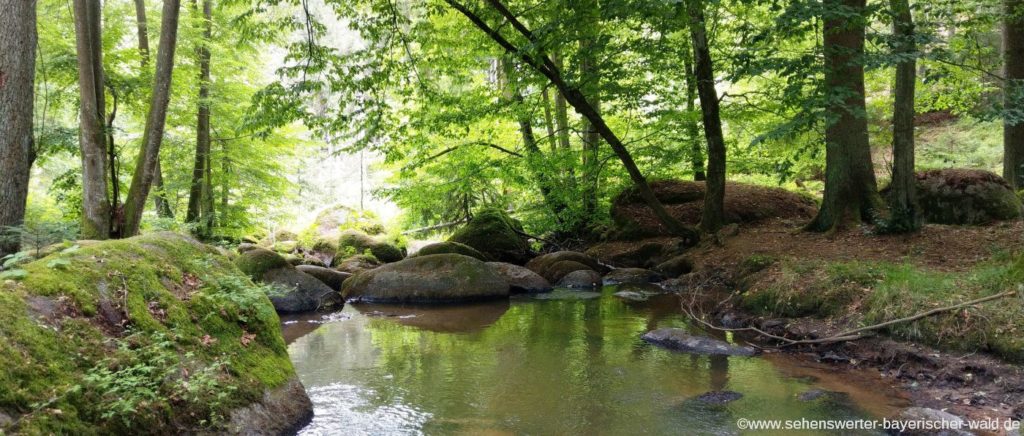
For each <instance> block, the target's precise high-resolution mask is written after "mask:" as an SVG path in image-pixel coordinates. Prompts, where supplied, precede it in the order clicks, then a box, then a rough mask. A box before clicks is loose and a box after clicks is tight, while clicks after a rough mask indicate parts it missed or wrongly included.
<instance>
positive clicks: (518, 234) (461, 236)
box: [448, 209, 533, 265]
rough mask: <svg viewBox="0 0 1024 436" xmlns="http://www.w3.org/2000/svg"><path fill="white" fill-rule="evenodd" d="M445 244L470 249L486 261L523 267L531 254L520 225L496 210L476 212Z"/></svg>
mask: <svg viewBox="0 0 1024 436" xmlns="http://www.w3.org/2000/svg"><path fill="white" fill-rule="evenodd" d="M448 240H449V241H451V242H458V243H460V244H465V245H468V246H470V247H473V248H474V249H476V250H477V251H479V252H481V253H483V254H484V255H486V256H487V257H488V259H487V260H494V261H498V262H508V263H514V264H516V265H522V264H524V263H526V261H528V260H530V257H532V254H533V253H532V250H530V244H529V242H528V241H527V240H526V238H525V237H523V225H522V223H520V222H519V221H518V220H515V219H513V218H512V217H510V216H508V214H506V213H505V212H503V211H501V210H498V209H484V210H481V211H479V212H477V213H476V215H473V218H472V219H471V220H469V222H468V223H466V225H464V226H462V228H460V229H459V230H457V231H456V232H455V234H453V235H452V236H451V237H450V238H448Z"/></svg>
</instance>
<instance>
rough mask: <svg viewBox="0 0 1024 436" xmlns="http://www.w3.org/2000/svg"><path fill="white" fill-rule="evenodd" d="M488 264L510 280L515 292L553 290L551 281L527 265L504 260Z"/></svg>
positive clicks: (509, 283) (510, 290) (511, 290)
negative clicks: (529, 268)
mask: <svg viewBox="0 0 1024 436" xmlns="http://www.w3.org/2000/svg"><path fill="white" fill-rule="evenodd" d="M487 266H489V267H491V268H492V269H494V272H496V273H498V275H500V276H501V277H502V278H504V279H505V281H507V282H508V285H509V292H511V293H513V294H521V293H534V292H548V291H551V283H548V281H547V280H545V279H544V277H541V276H540V275H539V274H537V273H535V272H533V271H530V270H528V269H526V268H525V267H522V266H519V265H513V264H511V263H503V262H487Z"/></svg>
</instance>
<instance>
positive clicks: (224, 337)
mask: <svg viewBox="0 0 1024 436" xmlns="http://www.w3.org/2000/svg"><path fill="white" fill-rule="evenodd" d="M21 268H22V271H24V274H22V278H21V279H20V280H17V281H14V280H8V281H6V282H3V283H2V284H0V288H2V289H0V336H2V337H3V338H4V339H3V341H0V360H2V361H3V362H4V364H3V365H0V386H3V388H2V389H0V414H2V415H6V416H9V417H11V418H13V419H12V420H11V421H8V422H7V423H6V424H4V428H0V432H10V433H24V434H128V433H137V432H146V433H154V434H159V433H218V432H236V433H252V432H261V433H280V432H285V431H288V430H289V429H292V428H296V427H298V426H301V425H303V424H304V423H305V422H306V421H308V419H309V418H310V417H311V416H312V406H311V404H310V401H309V398H308V397H307V396H306V395H305V392H304V390H303V389H302V387H301V384H300V383H299V382H298V379H297V378H296V376H295V371H294V368H293V367H292V364H291V361H290V360H289V358H288V353H287V349H286V348H285V343H284V340H283V339H282V337H281V332H280V320H279V319H278V317H277V314H276V313H275V312H274V309H273V306H272V305H271V303H270V301H269V299H268V298H267V296H266V295H264V294H263V292H262V291H261V290H260V289H259V287H257V286H256V285H254V284H253V283H252V281H250V280H249V278H248V277H247V276H246V275H245V274H243V273H242V272H241V271H239V269H238V268H237V267H235V265H234V264H233V263H232V262H230V261H229V260H228V259H226V258H225V257H224V256H221V255H220V254H219V253H218V252H217V251H216V250H215V249H213V248H211V247H209V246H206V245H203V244H200V243H198V242H196V241H194V240H192V239H190V238H188V237H186V236H182V235H178V234H173V233H154V234H149V235H145V236H140V237H135V238H130V239H124V240H117V241H106V242H101V243H97V244H94V245H90V246H88V247H80V248H77V249H68V250H62V251H61V252H59V253H55V254H52V255H50V256H48V257H46V258H43V259H40V260H38V261H35V262H32V263H29V264H26V265H23V266H21ZM283 394H284V395H283ZM40 405H42V406H40ZM255 410H272V411H275V413H274V416H272V417H270V416H266V414H259V413H246V411H255Z"/></svg>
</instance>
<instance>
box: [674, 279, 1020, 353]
mask: <svg viewBox="0 0 1024 436" xmlns="http://www.w3.org/2000/svg"><path fill="white" fill-rule="evenodd" d="M1018 292H1020V291H1019V290H1014V291H1006V292H1002V293H999V294H993V295H989V296H987V297H982V298H977V299H974V300H970V301H965V302H963V303H959V304H954V305H952V306H946V307H939V308H935V309H932V310H928V311H925V312H921V313H918V314H916V315H911V316H908V317H905V318H899V319H894V320H890V321H885V322H881V323H878V324H873V325H869V326H865V327H860V328H856V329H852V330H847V331H844V332H841V333H837V334H834V335H832V336H829V337H825V338H818V339H790V338H786V337H782V336H778V335H773V334H771V333H768V332H766V331H764V330H761V329H758V328H756V327H742V328H727V327H719V326H715V325H712V324H711V323H709V322H707V321H705V320H704V319H703V318H702V317H698V316H696V315H695V314H694V313H693V312H691V311H690V310H689V309H687V308H686V307H683V308H682V309H683V312H684V313H686V315H687V316H689V317H690V318H692V319H694V320H695V321H697V322H699V323H701V324H702V325H704V326H706V327H708V328H711V329H714V330H719V331H728V332H743V331H749V332H754V333H757V334H759V335H761V336H764V337H767V338H770V339H775V340H778V341H781V342H784V344H782V345H780V346H779V348H781V347H788V346H790V345H812V344H831V343H835V342H845V341H855V340H857V339H861V338H864V337H865V335H864V333H867V332H871V331H874V330H878V329H882V328H885V327H888V326H891V325H895V324H901V323H905V322H913V321H917V320H919V319H922V318H927V317H929V316H932V315H937V314H939V313H943V312H950V311H954V310H957V309H962V308H965V307H970V306H975V305H978V304H981V303H986V302H989V301H992V300H998V299H1001V298H1006V297H1012V296H1015V295H1017V294H1018Z"/></svg>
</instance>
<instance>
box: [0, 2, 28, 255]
mask: <svg viewBox="0 0 1024 436" xmlns="http://www.w3.org/2000/svg"><path fill="white" fill-rule="evenodd" d="M0 11H3V14H0V47H4V49H3V50H0V114H2V115H0V116H2V117H3V121H2V122H0V257H3V256H5V255H8V254H12V253H16V252H17V251H18V250H19V249H20V248H21V237H20V232H16V231H12V230H13V229H12V228H17V227H19V226H21V225H22V224H23V223H24V221H25V202H26V200H27V198H28V178H29V170H30V169H31V167H32V160H33V159H32V153H33V145H32V115H33V96H34V93H33V86H34V85H35V71H36V70H35V62H36V38H37V36H36V2H35V0H0Z"/></svg>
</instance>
